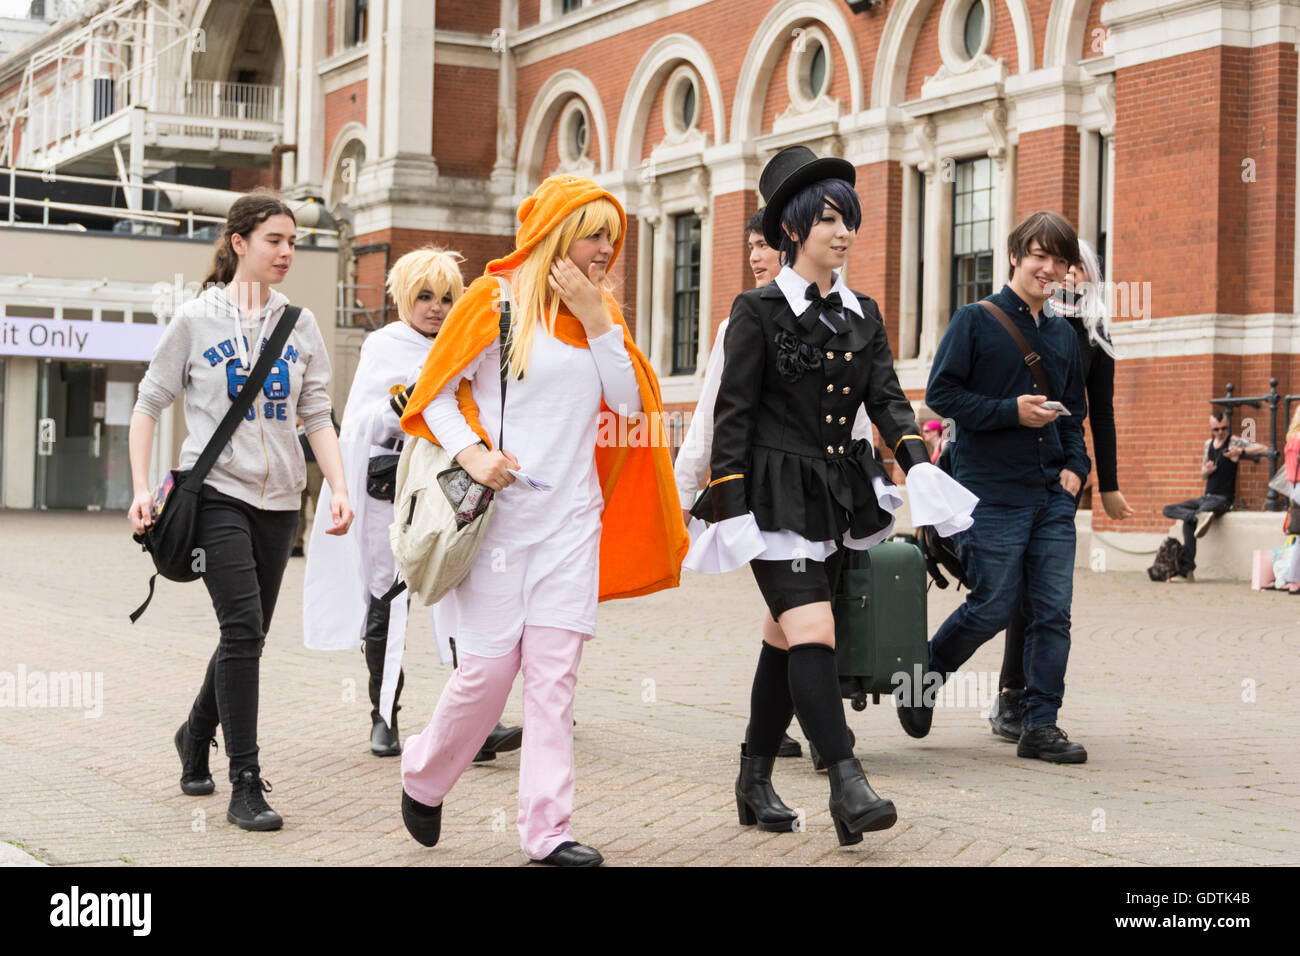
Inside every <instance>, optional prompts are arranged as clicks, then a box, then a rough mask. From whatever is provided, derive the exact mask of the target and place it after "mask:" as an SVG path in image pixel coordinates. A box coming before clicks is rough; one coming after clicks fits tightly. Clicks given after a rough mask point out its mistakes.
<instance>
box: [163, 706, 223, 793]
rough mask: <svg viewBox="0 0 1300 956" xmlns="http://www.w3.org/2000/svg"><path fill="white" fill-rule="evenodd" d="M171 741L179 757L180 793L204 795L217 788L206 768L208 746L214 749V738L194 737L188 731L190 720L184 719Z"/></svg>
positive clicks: (215, 744)
mask: <svg viewBox="0 0 1300 956" xmlns="http://www.w3.org/2000/svg"><path fill="white" fill-rule="evenodd" d="M173 742H174V743H175V744H176V753H177V754H179V755H180V758H181V793H184V794H188V795H189V796H191V797H206V796H207V795H208V794H210V793H211V792H212V791H213V790H215V789H216V788H217V787H216V784H214V783H213V782H212V772H211V771H210V770H208V748H209V747H211V748H213V749H214V750H215V749H216V746H217V741H216V738H214V737H207V738H200V737H195V736H194V735H193V734H191V733H190V722H189V721H188V720H186V721H185V723H183V724H181V725H180V728H179V729H178V730H177V731H176V736H175V737H174V738H173Z"/></svg>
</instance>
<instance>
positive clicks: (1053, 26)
mask: <svg viewBox="0 0 1300 956" xmlns="http://www.w3.org/2000/svg"><path fill="white" fill-rule="evenodd" d="M1091 11H1092V0H1056V2H1055V3H1053V4H1052V9H1051V12H1050V13H1048V14H1047V33H1046V36H1045V37H1044V39H1043V66H1066V65H1068V64H1071V63H1077V62H1078V61H1079V50H1080V49H1081V48H1082V47H1083V31H1084V30H1085V29H1086V28H1087V26H1088V14H1089V13H1090V12H1091Z"/></svg>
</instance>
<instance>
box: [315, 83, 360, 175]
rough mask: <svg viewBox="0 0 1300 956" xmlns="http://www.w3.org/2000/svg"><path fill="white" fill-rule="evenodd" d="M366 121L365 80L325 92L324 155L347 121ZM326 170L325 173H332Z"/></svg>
mask: <svg viewBox="0 0 1300 956" xmlns="http://www.w3.org/2000/svg"><path fill="white" fill-rule="evenodd" d="M352 122H357V123H361V124H363V125H364V124H365V122H366V81H365V80H358V81H357V82H355V83H350V84H348V85H347V86H344V87H340V88H339V89H337V90H335V91H334V92H332V93H326V94H325V155H327V156H328V155H329V154H330V151H331V150H333V149H334V141H335V140H336V139H337V138H338V135H339V130H341V129H343V127H344V126H346V125H347V124H348V123H352ZM332 172H333V171H332V170H328V169H327V170H326V171H325V175H327V176H329V175H331V174H332Z"/></svg>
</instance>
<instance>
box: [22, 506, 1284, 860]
mask: <svg viewBox="0 0 1300 956" xmlns="http://www.w3.org/2000/svg"><path fill="white" fill-rule="evenodd" d="M0 528H2V529H3V532H2V536H0V604H2V606H3V608H4V613H3V617H2V618H0V680H3V679H4V678H3V675H4V674H6V673H7V674H10V675H13V677H12V678H11V679H14V678H16V676H17V674H18V672H19V669H20V668H24V669H25V671H26V673H28V674H31V673H34V672H38V671H39V672H42V673H44V674H48V673H51V672H90V673H92V674H100V675H102V681H103V684H102V700H100V701H99V702H100V703H102V714H101V715H99V716H97V717H87V716H86V712H85V711H86V707H87V704H88V703H89V704H91V705H93V704H94V703H95V702H94V701H89V702H88V701H87V700H82V701H81V704H82V708H81V709H76V708H73V707H67V706H64V707H48V706H45V707H41V706H31V705H30V702H29V705H28V706H25V707H18V706H4V707H0V767H2V768H4V769H3V773H0V841H3V842H5V843H8V844H12V845H14V846H16V847H21V848H22V849H24V850H25V851H26V852H27V853H28V854H30V855H31V856H33V857H35V858H36V859H38V860H41V861H45V862H48V863H50V864H54V865H58V864H81V865H106V866H117V865H122V864H127V863H129V864H146V865H147V864H159V863H168V864H250V863H251V864H269V865H279V864H313V863H319V864H404V865H411V864H416V865H436V864H458V865H459V864H484V863H487V864H508V865H518V864H521V863H523V862H524V861H523V857H522V855H521V854H520V852H519V849H518V839H517V834H516V831H515V828H514V816H515V788H516V779H517V772H518V755H517V754H510V755H505V756H503V757H502V758H500V759H499V760H497V762H496V763H495V764H489V765H485V766H481V767H472V768H471V769H470V770H469V771H468V772H467V773H466V774H465V776H464V778H463V779H462V780H461V782H460V784H459V785H458V786H457V788H456V789H455V790H454V791H453V793H452V794H451V796H450V797H449V798H448V800H447V808H446V814H445V816H444V836H443V841H442V842H441V843H440V844H439V846H438V847H436V848H435V849H431V850H428V849H424V848H422V847H419V846H418V845H416V844H415V843H414V842H413V841H412V840H410V838H409V837H408V836H407V835H406V833H405V831H404V829H403V827H402V823H401V819H400V817H399V813H398V801H399V797H400V778H399V768H398V761H397V760H394V759H385V760H380V759H377V758H374V757H371V756H370V754H369V752H368V750H367V747H366V738H367V732H368V724H369V721H368V716H367V714H368V709H369V705H368V703H367V701H366V700H365V684H364V678H365V670H364V665H363V663H362V660H361V655H360V654H359V653H357V654H351V653H336V654H320V653H316V652H310V651H307V650H306V649H305V648H304V647H303V646H302V642H301V639H300V636H299V635H300V625H299V620H300V617H299V614H300V601H301V585H302V574H303V562H302V561H301V560H294V561H293V563H292V564H291V565H290V569H289V573H288V575H287V579H286V583H285V587H284V590H283V592H282V594H281V597H280V608H279V612H278V614H277V617H276V621H275V626H274V627H273V628H272V631H271V635H270V638H269V640H268V643H267V649H266V653H265V656H264V657H263V661H262V703H261V734H260V738H261V746H262V764H263V768H264V769H263V772H264V773H265V775H266V776H267V777H268V778H269V779H270V780H271V781H273V782H274V785H275V791H274V793H273V794H272V795H271V797H270V800H271V803H272V805H273V806H274V807H275V808H276V809H277V810H278V811H279V812H280V813H282V814H283V815H284V817H285V819H286V826H285V828H284V829H283V830H282V831H280V832H278V833H272V834H248V833H244V832H242V831H240V830H239V829H237V828H235V827H233V826H231V825H229V824H228V823H226V820H225V808H226V801H227V800H228V798H229V793H230V785H229V784H228V783H227V782H226V780H225V761H224V757H223V756H217V757H216V759H215V761H214V771H216V772H215V773H214V776H216V777H217V780H218V784H217V792H216V794H214V795H213V796H210V797H186V796H184V795H182V794H181V793H180V791H179V788H178V786H177V779H178V776H179V766H178V762H177V759H176V755H175V752H174V750H173V749H172V743H171V738H172V734H173V732H174V730H175V728H176V726H177V725H178V724H179V723H180V721H181V720H182V718H183V717H184V715H185V713H186V712H187V710H188V707H189V704H190V701H191V700H192V698H193V695H194V693H195V692H196V691H197V688H198V684H199V681H200V678H201V676H202V672H203V668H204V665H205V662H206V660H207V658H208V656H209V655H210V654H211V652H212V649H213V647H214V646H215V644H216V625H215V620H214V618H213V615H212V611H211V607H210V605H209V604H208V602H207V596H206V593H205V592H204V590H203V587H202V585H201V584H191V585H177V584H172V583H169V582H165V581H164V582H161V583H160V586H159V592H158V595H157V597H156V598H155V600H154V604H153V606H152V607H151V608H150V609H149V612H148V613H147V614H146V615H145V617H144V618H143V619H142V620H141V621H140V623H138V624H136V625H131V624H130V623H129V622H128V621H127V612H128V611H130V610H131V608H133V607H134V606H135V604H136V603H138V601H139V600H140V599H141V598H142V597H143V595H144V585H145V581H146V577H147V573H146V572H147V570H148V564H147V558H146V557H145V556H144V555H143V554H141V553H139V552H138V551H137V550H135V549H134V546H132V545H130V543H129V539H128V535H127V530H126V522H125V520H124V519H123V518H122V517H120V516H109V515H82V514H34V513H26V512H4V513H0ZM956 601H957V598H956V597H955V596H954V595H953V594H952V593H951V591H949V592H940V591H932V593H931V599H930V624H931V628H932V629H933V627H934V626H936V625H937V623H938V622H939V621H940V620H942V618H943V616H944V615H945V614H946V613H947V612H948V611H949V610H950V609H951V608H952V607H953V606H955V604H956ZM759 607H760V604H759V599H758V594H757V591H756V589H755V588H754V586H753V583H752V580H751V579H750V578H749V576H748V573H747V572H741V573H737V574H732V575H728V576H725V577H722V578H714V577H704V576H699V575H688V576H687V579H686V581H685V583H684V585H683V587H682V588H681V589H680V590H677V591H672V592H667V593H664V594H658V595H653V596H651V597H648V598H641V599H637V600H633V601H620V602H615V603H613V604H606V605H603V606H602V609H601V619H600V634H599V635H598V637H597V639H596V640H595V641H594V642H593V643H591V644H589V645H588V648H587V652H586V657H585V660H584V661H583V666H582V672H581V679H580V685H579V696H578V704H577V719H578V726H577V729H576V742H577V752H578V794H577V808H576V812H575V815H574V821H575V826H576V829H577V834H578V837H579V838H580V839H582V840H584V841H587V842H590V843H592V844H594V845H595V846H597V847H599V848H600V849H601V850H602V851H603V852H604V853H605V855H606V858H607V860H608V861H609V863H611V864H618V865H637V864H707V865H728V864H741V865H744V864H809V863H815V864H821V865H831V866H853V865H887V866H897V865H903V864H921V865H936V864H945V865H946V864H953V865H971V866H977V865H990V864H991V865H1010V866H1028V865H1039V864H1073V863H1078V864H1092V865H1095V864H1208V863H1222V864H1291V865H1295V864H1296V863H1300V833H1298V832H1297V830H1298V829H1300V823H1298V822H1297V821H1300V756H1297V754H1298V748H1297V744H1298V743H1300V704H1297V700H1296V693H1295V692H1296V672H1297V668H1296V663H1295V662H1296V660H1297V656H1298V654H1297V652H1298V651H1300V628H1297V623H1298V622H1300V600H1297V601H1292V600H1290V599H1289V598H1288V597H1286V596H1284V595H1281V594H1256V593H1252V592H1251V591H1249V590H1248V589H1247V588H1245V587H1244V586H1242V585H1236V584H1203V585H1191V586H1181V585H1163V586H1156V585H1152V584H1151V583H1149V582H1148V581H1146V579H1145V577H1144V576H1141V575H1135V574H1115V575H1095V574H1092V573H1090V572H1082V573H1080V574H1079V576H1078V577H1077V578H1076V599H1075V612H1074V617H1075V642H1074V653H1073V655H1072V659H1071V662H1070V681H1069V690H1068V694H1067V700H1066V707H1065V709H1064V710H1063V712H1062V715H1061V723H1062V726H1064V727H1065V728H1066V729H1067V730H1068V731H1069V732H1070V733H1071V735H1072V736H1073V737H1074V738H1075V739H1078V740H1080V741H1082V742H1084V743H1085V744H1086V745H1087V747H1088V750H1089V754H1090V760H1089V763H1087V764H1085V765H1082V766H1075V767H1056V766H1052V765H1049V764H1045V763H1041V762H1038V761H1028V760H1020V759H1018V758H1017V757H1016V756H1015V748H1014V746H1013V745H1011V744H1009V743H1004V742H1002V741H1000V740H998V739H996V738H994V737H993V736H992V735H991V734H990V733H989V730H988V724H987V722H986V721H985V720H984V719H983V711H982V710H981V709H980V708H979V707H978V706H976V705H978V703H979V702H978V701H977V700H967V701H965V703H967V704H969V705H971V706H964V707H958V706H952V707H945V708H942V709H940V710H939V712H938V713H937V715H936V719H935V728H934V731H933V732H932V733H931V735H930V736H929V737H928V738H926V739H925V740H923V741H916V740H912V739H911V738H908V737H906V736H905V735H904V734H903V733H902V731H901V730H900V729H899V727H898V724H897V721H896V720H895V718H894V715H893V713H892V708H891V707H889V706H888V705H886V706H881V707H874V706H873V707H869V708H868V709H867V711H866V712H865V713H860V714H859V713H854V712H852V711H850V713H849V721H850V724H851V725H852V726H853V728H854V729H855V731H856V733H857V736H858V746H857V756H858V757H859V758H860V759H861V760H862V761H863V763H864V765H865V766H866V768H867V771H868V775H869V777H870V778H871V781H872V783H873V784H874V785H875V787H876V788H877V789H878V790H879V791H880V792H881V793H883V794H885V795H887V796H889V797H891V798H892V799H893V800H894V801H895V803H897V805H898V808H899V823H898V825H897V826H896V827H894V828H893V829H891V830H888V831H885V832H883V833H878V834H869V835H867V837H866V839H865V840H864V842H863V843H861V844H859V845H858V846H857V847H853V848H846V849H843V850H841V849H839V848H838V847H837V846H836V841H835V837H834V832H833V830H832V827H831V821H830V818H829V815H828V814H827V811H826V796H827V786H826V778H825V777H824V776H822V775H818V774H815V773H813V772H812V770H811V767H810V765H809V764H808V763H807V761H804V760H784V761H781V762H780V763H779V765H778V772H777V777H776V784H777V787H778V790H779V792H780V793H781V795H782V796H783V797H784V799H785V800H786V801H787V802H788V803H789V804H790V805H791V806H795V807H799V808H803V809H804V810H805V812H806V820H807V826H806V829H805V831H804V832H802V833H797V834H762V833H757V832H755V831H754V830H752V829H742V828H740V827H739V826H738V825H737V823H736V817H735V809H734V804H733V797H732V793H731V787H732V783H733V781H734V779H735V774H736V766H737V747H736V744H737V742H738V741H739V740H740V738H741V736H742V733H743V729H744V725H745V710H746V703H747V699H748V687H749V678H750V675H751V668H752V666H753V661H754V656H755V652H756V649H757V637H756V624H757V620H758V613H759ZM411 645H412V647H411V650H410V652H409V656H408V659H407V690H406V693H405V695H404V700H403V702H404V704H405V705H406V709H405V710H404V712H403V714H402V716H403V718H404V724H403V727H404V731H403V732H404V733H407V732H411V731H413V730H418V729H419V726H421V725H422V723H423V721H424V720H426V719H427V717H428V715H429V714H430V713H431V711H432V708H433V705H434V703H435V701H436V700H437V696H438V692H439V690H440V689H441V687H442V684H443V682H444V681H445V680H446V678H447V673H448V672H447V671H446V670H444V669H442V668H441V667H439V666H438V664H437V661H436V657H435V654H434V652H433V648H432V638H431V634H430V633H429V631H428V624H427V618H425V617H424V616H422V615H421V616H420V617H419V619H418V623H417V626H416V627H415V629H414V631H413V633H412V636H411ZM999 655H1000V648H999V647H995V646H994V645H992V644H991V645H989V646H988V647H986V648H984V649H983V650H981V652H980V653H979V654H978V655H977V656H976V657H975V658H974V659H973V660H972V661H971V663H970V665H968V666H969V669H970V671H971V672H972V675H971V683H972V689H974V685H976V682H977V681H978V679H979V675H980V673H981V672H983V673H984V674H985V675H986V677H985V679H986V680H987V681H993V680H995V675H993V674H992V673H991V672H994V671H996V669H997V667H998V663H999ZM93 689H94V685H93V683H92V685H91V690H92V696H93ZM1252 692H1253V693H1252ZM968 696H969V697H974V696H975V695H974V694H971V695H968ZM959 703H960V702H959ZM519 715H520V705H519V699H518V690H517V689H516V693H515V695H514V696H512V698H511V701H510V704H509V705H508V707H507V710H506V716H507V719H509V718H515V719H518V717H519ZM16 856H17V854H15V853H13V851H12V848H11V847H7V848H6V852H5V854H4V855H2V856H0V863H5V862H8V861H10V860H11V859H12V858H14V857H16Z"/></svg>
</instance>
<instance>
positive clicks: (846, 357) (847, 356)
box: [844, 352, 853, 362]
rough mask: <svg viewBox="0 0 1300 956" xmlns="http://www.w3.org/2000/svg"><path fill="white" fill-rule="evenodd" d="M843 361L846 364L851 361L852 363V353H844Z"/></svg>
mask: <svg viewBox="0 0 1300 956" xmlns="http://www.w3.org/2000/svg"><path fill="white" fill-rule="evenodd" d="M844 361H846V362H852V361H853V353H852V352H845V353H844Z"/></svg>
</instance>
